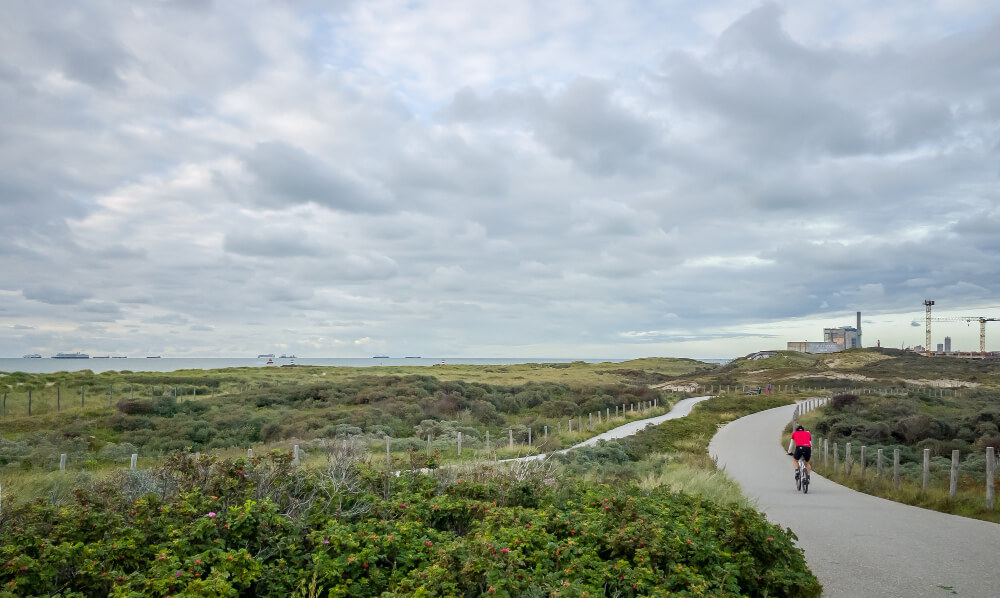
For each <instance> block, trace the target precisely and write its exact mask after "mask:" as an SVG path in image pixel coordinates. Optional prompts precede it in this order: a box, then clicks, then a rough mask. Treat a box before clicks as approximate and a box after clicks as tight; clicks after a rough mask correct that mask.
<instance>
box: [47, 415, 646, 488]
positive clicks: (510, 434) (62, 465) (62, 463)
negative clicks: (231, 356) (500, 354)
mask: <svg viewBox="0 0 1000 598" xmlns="http://www.w3.org/2000/svg"><path fill="white" fill-rule="evenodd" d="M658 406H659V399H653V400H652V401H643V402H641V403H631V404H622V405H620V406H619V405H616V406H615V416H616V417H618V413H619V408H620V409H621V413H622V414H625V413H627V412H628V411H627V408H628V409H631V412H632V413H636V411H637V410H638V412H639V413H643V412H645V411H648V410H649V409H652V408H654V407H658ZM596 413H597V423H598V425H600V424H601V423H602V419H601V412H600V411H598V412H596ZM623 416H624V415H623ZM610 417H611V408H610V407H608V408H606V409H605V419H604V420H603V421H610ZM588 419H589V422H590V428H591V429H593V427H594V413H590V414H589V416H588ZM577 425H578V429H580V430H582V429H583V416H582V415H580V416H578V424H577ZM569 426H570V428H569V430H570V431H571V432H572V426H573V418H569ZM560 429H561V422H560ZM543 430H544V432H543V437H544V438H545V439H546V440H547V439H548V436H549V427H548V426H543ZM391 440H392V438H391V437H389V436H386V438H385V450H386V462H388V460H389V453H390V446H389V443H390V442H391ZM431 440H432V436H431V435H430V434H428V435H427V454H428V455H429V454H430V453H431ZM507 441H508V446H509V448H511V449H513V448H514V430H513V429H512V428H511V429H508V430H507ZM343 443H344V444H343V448H344V450H345V451H346V450H347V439H346V438H345V439H343ZM532 444H533V442H532V429H531V427H530V426H529V427H528V445H529V446H531V445H532ZM324 445H325V441H324ZM486 449H487V450H490V432H489V430H487V431H486ZM458 454H459V455H461V454H462V433H461V432H459V433H458ZM138 458H139V455H138V453H132V459H131V465H130V469H135V467H136V462H137V460H138ZM200 458H201V453H200V452H196V453H195V459H196V460H198V459H200ZM247 459H253V448H248V449H247ZM66 460H67V454H66V453H62V454H61V455H59V470H60V471H66ZM292 462H293V464H294V465H296V466H298V465H299V445H297V444H296V445H294V446H293V447H292Z"/></svg>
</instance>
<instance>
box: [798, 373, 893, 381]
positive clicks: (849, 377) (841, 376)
mask: <svg viewBox="0 0 1000 598" xmlns="http://www.w3.org/2000/svg"><path fill="white" fill-rule="evenodd" d="M790 377H791V378H796V379H800V378H836V379H839V380H853V381H855V382H864V381H866V380H874V378H869V377H868V376H863V375H861V374H843V373H833V372H831V373H829V374H795V375H794V376H790Z"/></svg>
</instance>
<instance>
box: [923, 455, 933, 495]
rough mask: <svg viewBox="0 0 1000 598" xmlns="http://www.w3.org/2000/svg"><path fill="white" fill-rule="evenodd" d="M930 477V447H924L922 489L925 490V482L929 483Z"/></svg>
mask: <svg viewBox="0 0 1000 598" xmlns="http://www.w3.org/2000/svg"><path fill="white" fill-rule="evenodd" d="M930 479H931V449H924V485H923V489H924V490H927V484H928V483H930Z"/></svg>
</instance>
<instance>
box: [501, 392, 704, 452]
mask: <svg viewBox="0 0 1000 598" xmlns="http://www.w3.org/2000/svg"><path fill="white" fill-rule="evenodd" d="M711 398H712V396H711V395H709V396H704V397H691V398H689V399H681V400H680V401H677V403H676V404H675V405H674V406H673V407H672V408H671V409H670V411H668V412H667V413H665V414H663V415H658V416H656V417H650V418H646V419H639V420H636V421H632V422H629V423H627V424H623V425H621V426H618V427H617V428H612V429H611V430H608V431H607V432H602V433H601V434H598V435H597V436H594V437H592V438H588V439H587V440H584V441H583V442H581V443H579V444H574V445H573V446H571V447H569V448H564V449H560V450H558V451H552V452H551V453H543V454H541V455H530V456H528V457H515V458H513V459H503V460H502V461H501V463H506V462H510V461H535V460H537V459H545V458H547V457H549V456H551V455H554V454H556V453H566V452H569V451H571V450H573V449H576V448H580V447H582V446H593V445H595V444H597V443H598V442H599V441H601V440H616V439H618V438H626V437H628V436H632V435H633V434H635V433H636V432H638V431H640V430H642V429H643V428H645V427H646V426H656V425H659V424H662V423H663V422H665V421H667V420H668V419H677V418H678V417H685V416H687V415H688V414H690V413H691V410H692V409H693V408H694V406H695V405H697V404H698V403H700V402H702V401H704V400H706V399H711Z"/></svg>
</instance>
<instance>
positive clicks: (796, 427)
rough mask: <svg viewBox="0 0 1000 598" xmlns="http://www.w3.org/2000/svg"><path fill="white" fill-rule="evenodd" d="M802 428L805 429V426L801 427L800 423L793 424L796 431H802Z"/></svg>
mask: <svg viewBox="0 0 1000 598" xmlns="http://www.w3.org/2000/svg"><path fill="white" fill-rule="evenodd" d="M804 430H805V428H803V427H802V424H799V425H797V426H795V431H796V432H802V431H804Z"/></svg>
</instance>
